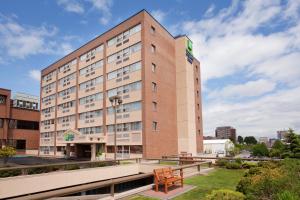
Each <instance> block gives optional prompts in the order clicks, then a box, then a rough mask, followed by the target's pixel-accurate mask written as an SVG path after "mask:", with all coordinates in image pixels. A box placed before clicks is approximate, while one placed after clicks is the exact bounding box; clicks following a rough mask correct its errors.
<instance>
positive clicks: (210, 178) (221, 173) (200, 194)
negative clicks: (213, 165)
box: [175, 168, 245, 200]
mask: <svg viewBox="0 0 300 200" xmlns="http://www.w3.org/2000/svg"><path fill="white" fill-rule="evenodd" d="M244 172H245V170H230V169H223V168H219V169H217V170H215V171H213V172H212V173H210V174H208V175H207V176H195V177H192V178H188V179H186V180H185V181H184V182H185V184H189V185H195V186H197V187H196V188H195V189H193V190H192V191H190V192H187V193H185V194H183V195H180V196H178V197H176V198H175V199H176V200H183V199H184V200H186V199H188V200H192V199H203V198H204V197H205V196H206V195H207V194H209V193H210V192H211V191H212V190H215V189H221V188H226V189H231V190H235V187H236V185H237V184H238V182H239V181H240V179H241V178H242V176H243V175H244Z"/></svg>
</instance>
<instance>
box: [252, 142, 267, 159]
mask: <svg viewBox="0 0 300 200" xmlns="http://www.w3.org/2000/svg"><path fill="white" fill-rule="evenodd" d="M252 155H254V156H259V157H260V156H269V150H268V147H267V145H266V144H265V143H260V144H256V145H254V146H253V148H252Z"/></svg>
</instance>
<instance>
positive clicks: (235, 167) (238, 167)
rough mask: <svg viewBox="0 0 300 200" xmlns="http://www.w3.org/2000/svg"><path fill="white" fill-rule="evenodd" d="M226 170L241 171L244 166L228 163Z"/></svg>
mask: <svg viewBox="0 0 300 200" xmlns="http://www.w3.org/2000/svg"><path fill="white" fill-rule="evenodd" d="M226 168H227V169H241V168H242V164H240V163H237V162H228V163H227V164H226Z"/></svg>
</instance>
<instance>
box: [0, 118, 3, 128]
mask: <svg viewBox="0 0 300 200" xmlns="http://www.w3.org/2000/svg"><path fill="white" fill-rule="evenodd" d="M3 124H4V120H3V119H1V118H0V128H3Z"/></svg>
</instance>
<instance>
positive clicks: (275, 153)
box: [270, 140, 285, 158]
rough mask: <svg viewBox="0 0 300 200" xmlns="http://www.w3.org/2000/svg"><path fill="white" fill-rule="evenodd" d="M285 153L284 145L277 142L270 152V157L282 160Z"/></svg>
mask: <svg viewBox="0 0 300 200" xmlns="http://www.w3.org/2000/svg"><path fill="white" fill-rule="evenodd" d="M284 152H285V146H284V144H283V143H282V142H281V141H280V140H276V141H275V142H274V144H273V146H272V149H271V151H270V156H271V157H279V158H281V157H282V155H283V154H284Z"/></svg>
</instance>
